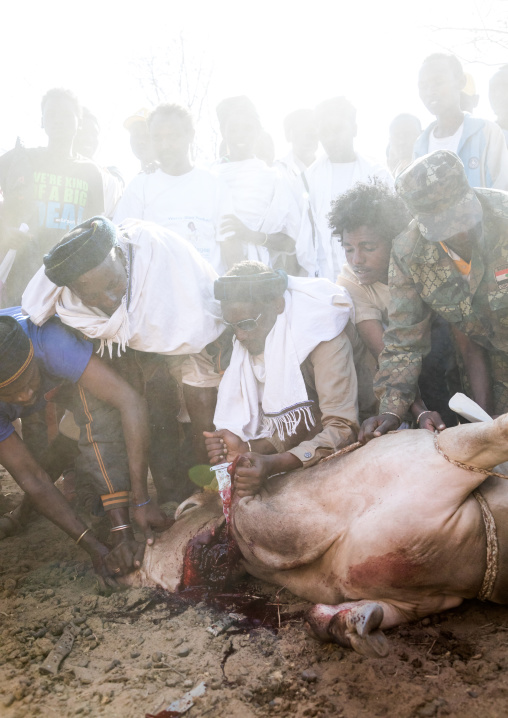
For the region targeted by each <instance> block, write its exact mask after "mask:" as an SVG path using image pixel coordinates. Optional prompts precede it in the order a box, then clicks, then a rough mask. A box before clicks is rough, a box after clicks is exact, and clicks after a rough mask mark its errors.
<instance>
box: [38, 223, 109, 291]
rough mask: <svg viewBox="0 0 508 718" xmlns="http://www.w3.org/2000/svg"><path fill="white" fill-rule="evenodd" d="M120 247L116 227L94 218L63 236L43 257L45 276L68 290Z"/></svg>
mask: <svg viewBox="0 0 508 718" xmlns="http://www.w3.org/2000/svg"><path fill="white" fill-rule="evenodd" d="M117 244H118V240H117V235H116V227H115V225H114V224H113V222H110V221H109V219H106V218H105V217H92V219H88V220H87V221H86V222H83V223H82V224H78V226H77V227H74V229H72V230H71V231H70V232H67V234H66V235H64V236H63V237H62V239H61V240H60V242H58V244H56V245H55V246H54V247H53V249H52V250H51V251H50V252H48V254H46V255H45V257H44V266H45V267H46V270H45V271H46V276H47V278H48V279H49V280H51V281H52V282H53V284H56V285H57V287H68V286H69V284H72V283H73V282H75V281H76V279H78V277H80V276H81V275H82V274H85V272H89V271H90V269H95V267H98V266H99V264H101V263H102V262H103V261H104V260H105V259H106V257H107V256H108V254H109V253H110V252H111V250H112V249H113V247H116V246H117Z"/></svg>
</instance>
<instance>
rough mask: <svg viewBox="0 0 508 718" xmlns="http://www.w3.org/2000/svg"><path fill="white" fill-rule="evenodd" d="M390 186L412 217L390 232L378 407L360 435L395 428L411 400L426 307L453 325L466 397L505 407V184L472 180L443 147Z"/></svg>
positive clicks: (493, 409) (496, 409)
mask: <svg viewBox="0 0 508 718" xmlns="http://www.w3.org/2000/svg"><path fill="white" fill-rule="evenodd" d="M396 190H397V192H398V194H399V195H400V196H401V197H402V199H403V200H404V201H405V203H406V205H407V207H408V209H409V211H410V212H411V214H412V215H413V217H414V220H413V221H412V222H411V223H410V225H409V227H408V228H407V230H405V231H404V232H403V233H402V234H400V235H399V236H398V237H397V238H396V239H395V240H394V242H393V247H392V255H391V260H390V269H389V276H388V283H389V286H390V305H389V323H388V328H387V330H386V332H385V335H384V341H385V349H384V351H383V353H382V354H381V356H380V362H379V371H378V374H377V376H376V382H375V390H376V394H377V396H378V397H379V399H380V402H381V405H380V414H379V415H378V416H375V417H371V418H370V419H367V420H366V421H365V422H364V424H363V426H362V429H361V432H360V436H359V438H360V440H362V441H368V440H369V439H371V438H373V437H374V436H379V435H381V434H384V433H386V432H388V431H391V430H393V429H396V428H397V426H398V425H399V424H400V423H401V420H400V417H402V416H403V415H404V414H405V413H406V411H407V410H408V408H409V406H410V405H411V403H412V402H413V401H414V398H415V392H416V387H417V380H418V376H419V374H420V367H421V362H422V357H423V356H425V354H426V353H427V352H428V351H429V350H430V319H431V313H432V311H434V312H436V313H437V314H438V315H440V316H442V317H443V318H444V319H445V320H446V321H447V322H449V323H450V325H451V328H452V330H453V333H454V336H455V339H456V341H457V344H458V347H459V349H460V350H461V354H462V359H463V363H464V368H465V373H466V378H467V379H468V380H469V385H470V387H469V391H470V394H471V396H472V398H473V399H474V400H475V401H477V402H478V403H479V404H480V405H481V406H483V408H484V409H485V410H486V411H487V412H489V413H490V414H500V413H504V412H506V411H508V193H506V192H502V191H500V190H492V189H474V190H473V189H471V188H470V187H469V185H468V181H467V178H466V175H465V172H464V167H463V165H462V162H461V161H460V159H459V158H458V157H457V156H456V155H455V154H454V153H452V152H449V151H448V150H438V151H437V152H433V153H431V154H429V155H426V156H425V157H421V158H420V159H418V160H416V161H415V162H413V164H412V165H410V166H409V167H408V168H407V169H406V170H405V171H404V172H403V173H402V174H401V175H400V176H399V178H398V179H397V182H396ZM435 428H442V427H435Z"/></svg>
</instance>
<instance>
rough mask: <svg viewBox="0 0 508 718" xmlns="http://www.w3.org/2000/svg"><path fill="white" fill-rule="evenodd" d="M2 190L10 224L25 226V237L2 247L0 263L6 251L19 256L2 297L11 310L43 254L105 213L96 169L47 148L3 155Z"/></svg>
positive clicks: (40, 262)
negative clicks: (77, 226)
mask: <svg viewBox="0 0 508 718" xmlns="http://www.w3.org/2000/svg"><path fill="white" fill-rule="evenodd" d="M0 185H1V188H2V193H3V196H4V201H5V213H4V218H5V221H6V223H7V225H8V226H10V227H12V228H14V229H16V228H18V227H20V225H22V224H23V225H25V226H26V228H25V229H26V231H25V233H21V232H20V233H18V234H17V235H15V236H14V237H11V238H9V241H8V246H2V247H1V248H0V261H1V260H2V259H3V257H4V255H5V253H6V252H7V250H8V249H14V250H15V251H16V258H15V261H14V266H13V268H12V270H11V272H10V274H9V277H8V281H7V284H6V287H5V289H4V295H3V297H2V303H3V305H4V306H9V305H12V304H19V303H20V301H21V294H22V292H23V290H24V288H25V287H26V285H27V284H28V282H29V280H30V279H31V278H32V276H33V275H34V274H35V272H36V271H37V269H38V268H39V267H40V266H41V264H42V259H43V257H44V255H45V254H46V253H47V252H48V251H49V250H50V249H51V248H52V247H53V246H54V245H55V244H56V243H57V242H58V241H59V240H60V239H61V238H62V237H63V235H64V234H65V233H66V232H68V231H69V230H70V229H72V228H73V227H75V226H76V225H78V224H80V223H81V222H84V221H85V220H86V219H89V218H90V217H93V216H95V215H98V214H102V213H103V212H104V189H103V182H102V175H101V172H100V170H99V168H98V167H97V165H96V164H94V163H93V162H91V161H90V160H88V159H85V158H84V157H77V158H61V157H55V155H54V154H53V153H51V152H49V151H48V149H47V148H45V147H37V148H31V149H25V148H16V149H15V150H12V152H9V153H7V154H6V155H4V156H3V157H2V158H1V161H0ZM5 292H6V293H5Z"/></svg>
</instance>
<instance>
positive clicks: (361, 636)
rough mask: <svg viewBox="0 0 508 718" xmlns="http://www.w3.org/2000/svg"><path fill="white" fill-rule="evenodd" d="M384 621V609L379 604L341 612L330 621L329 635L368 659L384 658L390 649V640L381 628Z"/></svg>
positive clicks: (356, 607)
mask: <svg viewBox="0 0 508 718" xmlns="http://www.w3.org/2000/svg"><path fill="white" fill-rule="evenodd" d="M382 620H383V609H382V607H381V606H380V605H379V603H367V604H364V605H363V606H355V607H354V608H350V609H346V610H345V611H339V613H336V614H335V616H334V617H333V618H332V620H331V621H330V625H329V626H328V633H329V635H330V636H331V637H332V638H334V640H336V641H337V643H340V644H341V645H349V646H351V648H352V649H353V650H354V651H356V652H357V653H360V654H361V655H362V656H367V657H368V658H384V657H385V656H387V655H388V653H389V650H390V647H389V643H388V639H387V638H386V636H385V634H384V633H383V631H382V630H381V629H380V628H379V626H380V625H381V622H382Z"/></svg>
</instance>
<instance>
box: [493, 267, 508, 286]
mask: <svg viewBox="0 0 508 718" xmlns="http://www.w3.org/2000/svg"><path fill="white" fill-rule="evenodd" d="M494 276H495V277H496V282H497V283H498V286H500V287H501V286H504V285H505V284H508V267H506V269H496V270H495V272H494Z"/></svg>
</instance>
